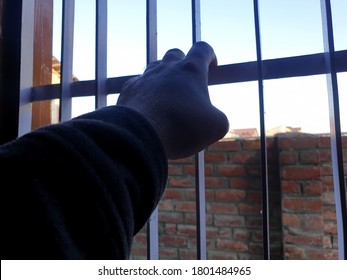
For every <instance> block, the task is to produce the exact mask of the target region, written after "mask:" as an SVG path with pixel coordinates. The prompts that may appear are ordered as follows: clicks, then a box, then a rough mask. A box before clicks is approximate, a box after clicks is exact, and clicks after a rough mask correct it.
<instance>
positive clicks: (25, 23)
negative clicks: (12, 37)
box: [18, 0, 35, 136]
mask: <svg viewBox="0 0 347 280" xmlns="http://www.w3.org/2000/svg"><path fill="white" fill-rule="evenodd" d="M34 19H35V1H34V0H25V1H23V8H22V33H21V69H20V81H19V84H20V97H19V123H18V136H22V135H23V134H25V133H28V132H29V131H30V130H31V108H32V104H31V100H30V94H31V88H32V86H33V65H34V26H35V24H34Z"/></svg>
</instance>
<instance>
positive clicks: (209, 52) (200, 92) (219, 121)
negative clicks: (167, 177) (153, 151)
mask: <svg viewBox="0 0 347 280" xmlns="http://www.w3.org/2000/svg"><path fill="white" fill-rule="evenodd" d="M216 66H217V59H216V55H215V53H214V51H213V49H212V47H211V46H210V45H208V44H207V43H205V42H198V43H196V44H194V45H193V47H192V48H191V49H190V51H189V52H188V54H187V55H185V54H184V53H183V52H182V51H181V50H179V49H171V50H169V51H168V52H166V54H165V55H164V57H163V59H162V60H161V61H156V62H152V63H150V64H149V65H148V67H147V69H146V70H145V72H144V73H143V75H140V76H138V77H135V78H133V79H131V80H129V81H128V82H126V83H125V85H124V87H123V89H122V91H121V93H120V96H119V99H118V103H117V104H118V105H123V106H127V107H130V108H132V109H135V110H136V111H138V112H139V113H141V114H142V115H143V116H145V117H146V118H147V119H148V120H149V121H150V123H151V124H152V126H153V127H154V128H155V129H156V131H157V132H158V134H159V137H160V138H161V140H162V143H163V145H164V148H165V151H166V153H167V156H168V158H170V159H175V158H181V157H186V156H190V155H193V154H194V153H197V152H199V151H201V150H202V149H204V148H205V147H207V146H208V145H210V144H212V143H214V142H216V141H217V140H219V139H221V138H223V137H224V135H225V134H226V133H227V132H228V129H229V123H228V119H227V117H226V116H225V115H224V113H222V112H221V111H220V110H218V109H217V108H215V107H214V106H213V105H212V104H211V101H210V98H209V93H208V87H207V83H208V72H209V69H210V68H211V67H216Z"/></svg>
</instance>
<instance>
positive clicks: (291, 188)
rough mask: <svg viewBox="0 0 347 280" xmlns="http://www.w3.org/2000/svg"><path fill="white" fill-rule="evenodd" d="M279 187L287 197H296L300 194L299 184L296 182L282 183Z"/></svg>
mask: <svg viewBox="0 0 347 280" xmlns="http://www.w3.org/2000/svg"><path fill="white" fill-rule="evenodd" d="M281 187H282V192H283V193H285V194H288V195H289V194H291V195H293V194H295V195H298V194H300V193H301V187H300V183H298V182H296V181H282V184H281Z"/></svg>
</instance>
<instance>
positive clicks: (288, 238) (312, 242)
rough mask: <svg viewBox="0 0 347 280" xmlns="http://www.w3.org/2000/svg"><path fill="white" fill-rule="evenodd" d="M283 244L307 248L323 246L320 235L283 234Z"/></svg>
mask: <svg viewBox="0 0 347 280" xmlns="http://www.w3.org/2000/svg"><path fill="white" fill-rule="evenodd" d="M283 240H284V242H285V243H289V244H296V245H307V246H323V238H322V236H321V235H294V234H290V233H285V234H284V238H283Z"/></svg>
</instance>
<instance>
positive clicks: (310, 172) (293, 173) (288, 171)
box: [281, 166, 320, 180]
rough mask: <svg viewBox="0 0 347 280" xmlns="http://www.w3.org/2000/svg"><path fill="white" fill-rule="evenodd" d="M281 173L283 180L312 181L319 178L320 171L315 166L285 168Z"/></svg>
mask: <svg viewBox="0 0 347 280" xmlns="http://www.w3.org/2000/svg"><path fill="white" fill-rule="evenodd" d="M281 173H282V179H284V180H312V179H318V178H319V177H320V169H319V168H318V167H316V166H309V167H307V166H286V167H283V168H282V172H281Z"/></svg>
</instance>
